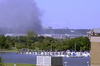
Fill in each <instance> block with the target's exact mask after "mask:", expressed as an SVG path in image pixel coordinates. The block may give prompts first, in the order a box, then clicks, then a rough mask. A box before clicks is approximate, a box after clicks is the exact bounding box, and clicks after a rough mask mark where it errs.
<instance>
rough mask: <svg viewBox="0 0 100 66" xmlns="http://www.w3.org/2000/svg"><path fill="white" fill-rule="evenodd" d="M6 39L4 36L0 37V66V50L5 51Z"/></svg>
mask: <svg viewBox="0 0 100 66" xmlns="http://www.w3.org/2000/svg"><path fill="white" fill-rule="evenodd" d="M5 45H6V38H5V36H4V35H0V49H1V66H2V49H5Z"/></svg>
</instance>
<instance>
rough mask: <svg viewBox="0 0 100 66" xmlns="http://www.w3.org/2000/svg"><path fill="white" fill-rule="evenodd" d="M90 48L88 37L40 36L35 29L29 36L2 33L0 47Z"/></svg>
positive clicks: (29, 32)
mask: <svg viewBox="0 0 100 66" xmlns="http://www.w3.org/2000/svg"><path fill="white" fill-rule="evenodd" d="M75 45H76V51H79V50H80V49H81V50H90V40H89V38H88V37H77V38H73V39H69V38H65V39H54V38H52V37H44V36H38V35H37V34H36V33H35V32H34V31H28V33H27V36H17V37H11V36H7V37H5V36H4V35H0V49H12V47H16V48H17V49H18V50H19V49H22V48H29V49H31V50H35V49H36V48H38V49H39V50H44V51H47V50H48V51H50V50H52V51H55V50H58V51H60V50H62V51H63V50H67V49H68V50H75Z"/></svg>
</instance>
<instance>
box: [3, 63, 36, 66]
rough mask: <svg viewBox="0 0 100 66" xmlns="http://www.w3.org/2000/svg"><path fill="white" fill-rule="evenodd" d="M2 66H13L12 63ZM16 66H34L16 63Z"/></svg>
mask: <svg viewBox="0 0 100 66" xmlns="http://www.w3.org/2000/svg"><path fill="white" fill-rule="evenodd" d="M3 65H4V66H14V63H3ZM16 66H36V65H35V64H20V63H16Z"/></svg>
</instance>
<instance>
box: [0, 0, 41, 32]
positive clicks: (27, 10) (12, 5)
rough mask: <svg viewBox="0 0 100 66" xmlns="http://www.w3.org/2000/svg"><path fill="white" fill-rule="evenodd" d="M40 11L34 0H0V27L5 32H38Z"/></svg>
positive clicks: (39, 28) (39, 30)
mask: <svg viewBox="0 0 100 66" xmlns="http://www.w3.org/2000/svg"><path fill="white" fill-rule="evenodd" d="M41 16H42V12H41V11H40V10H39V8H38V7H37V4H36V3H35V1H34V0H0V27H1V28H2V29H3V28H4V29H3V30H2V29H0V30H1V31H3V32H5V33H27V32H28V31H29V30H32V31H35V32H36V33H40V32H41V31H42V25H41V20H40V17H41Z"/></svg>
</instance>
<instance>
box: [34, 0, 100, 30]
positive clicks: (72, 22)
mask: <svg viewBox="0 0 100 66" xmlns="http://www.w3.org/2000/svg"><path fill="white" fill-rule="evenodd" d="M35 1H36V3H37V6H38V7H39V8H40V10H41V11H42V12H43V13H44V14H43V16H42V17H41V20H42V25H43V26H45V25H49V26H51V27H53V28H63V27H68V28H73V29H77V28H78V29H92V28H99V27H100V0H35Z"/></svg>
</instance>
